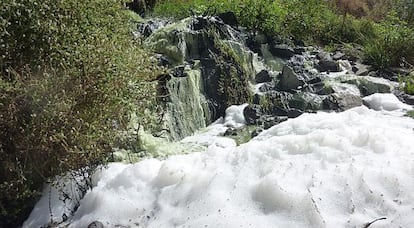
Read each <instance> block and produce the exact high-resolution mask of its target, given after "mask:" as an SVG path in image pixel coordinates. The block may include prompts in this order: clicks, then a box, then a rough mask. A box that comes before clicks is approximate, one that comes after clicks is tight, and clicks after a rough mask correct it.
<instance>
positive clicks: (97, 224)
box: [88, 221, 104, 228]
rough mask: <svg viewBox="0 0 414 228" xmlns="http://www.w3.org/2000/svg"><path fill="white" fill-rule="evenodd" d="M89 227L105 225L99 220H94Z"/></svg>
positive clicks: (101, 227)
mask: <svg viewBox="0 0 414 228" xmlns="http://www.w3.org/2000/svg"><path fill="white" fill-rule="evenodd" d="M88 228H104V225H103V224H102V223H101V222H99V221H94V222H92V223H91V224H89V225H88Z"/></svg>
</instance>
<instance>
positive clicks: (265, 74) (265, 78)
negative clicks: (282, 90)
mask: <svg viewBox="0 0 414 228" xmlns="http://www.w3.org/2000/svg"><path fill="white" fill-rule="evenodd" d="M255 80H256V82H257V83H263V82H270V81H271V80H272V78H271V77H270V74H269V71H267V70H262V71H260V72H259V73H258V74H257V75H256V78H255Z"/></svg>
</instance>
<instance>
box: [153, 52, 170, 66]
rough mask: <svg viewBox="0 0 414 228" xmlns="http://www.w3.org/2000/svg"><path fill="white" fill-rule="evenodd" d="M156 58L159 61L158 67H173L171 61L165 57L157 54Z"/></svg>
mask: <svg viewBox="0 0 414 228" xmlns="http://www.w3.org/2000/svg"><path fill="white" fill-rule="evenodd" d="M155 58H156V59H157V61H158V64H157V65H158V66H163V67H169V66H171V61H170V60H169V59H168V58H167V57H165V56H164V55H161V54H156V55H155Z"/></svg>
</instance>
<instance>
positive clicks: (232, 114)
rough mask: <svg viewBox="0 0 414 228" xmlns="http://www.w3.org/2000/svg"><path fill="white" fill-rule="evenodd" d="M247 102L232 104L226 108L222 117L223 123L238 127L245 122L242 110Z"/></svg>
mask: <svg viewBox="0 0 414 228" xmlns="http://www.w3.org/2000/svg"><path fill="white" fill-rule="evenodd" d="M247 105H248V104H242V105H232V106H230V107H228V108H227V109H226V117H225V118H224V125H225V126H228V127H235V128H239V127H242V126H244V125H245V124H246V120H245V119H244V115H243V110H244V108H246V107H247Z"/></svg>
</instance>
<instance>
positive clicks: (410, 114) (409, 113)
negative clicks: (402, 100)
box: [406, 110, 414, 119]
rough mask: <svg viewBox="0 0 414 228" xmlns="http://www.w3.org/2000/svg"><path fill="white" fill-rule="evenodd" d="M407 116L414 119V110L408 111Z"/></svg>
mask: <svg viewBox="0 0 414 228" xmlns="http://www.w3.org/2000/svg"><path fill="white" fill-rule="evenodd" d="M406 115H407V116H408V117H411V118H413V119H414V110H411V111H408V112H407V114H406Z"/></svg>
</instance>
